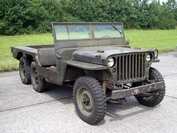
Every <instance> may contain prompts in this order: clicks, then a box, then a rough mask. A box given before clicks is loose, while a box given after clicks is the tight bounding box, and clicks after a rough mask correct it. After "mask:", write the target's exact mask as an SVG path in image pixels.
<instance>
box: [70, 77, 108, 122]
mask: <svg viewBox="0 0 177 133" xmlns="http://www.w3.org/2000/svg"><path fill="white" fill-rule="evenodd" d="M73 96H74V104H75V108H76V112H77V113H78V115H79V117H80V118H81V119H82V120H83V121H85V122H87V123H88V124H91V125H93V124H97V123H98V122H100V121H101V120H102V119H103V118H104V116H105V114H106V110H107V104H106V98H105V94H104V92H103V90H102V88H101V86H100V84H99V82H98V81H97V80H96V79H94V78H91V77H87V76H83V77H80V78H79V79H77V80H76V82H75V85H74V90H73Z"/></svg>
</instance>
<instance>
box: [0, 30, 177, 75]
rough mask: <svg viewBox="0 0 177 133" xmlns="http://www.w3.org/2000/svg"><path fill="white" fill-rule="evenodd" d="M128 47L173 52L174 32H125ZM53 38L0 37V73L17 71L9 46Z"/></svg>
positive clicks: (46, 36)
mask: <svg viewBox="0 0 177 133" xmlns="http://www.w3.org/2000/svg"><path fill="white" fill-rule="evenodd" d="M125 36H126V38H127V39H130V46H131V47H132V48H133V47H140V48H142V49H145V50H148V49H151V48H157V49H158V50H159V51H160V52H167V51H174V50H175V48H176V44H177V29H175V30H126V31H125ZM52 43H53V37H52V35H51V34H50V33H48V34H36V35H18V36H0V72H2V71H11V70H16V69H18V61H17V60H15V59H14V58H13V57H12V54H11V49H10V48H11V46H29V45H39V44H52Z"/></svg>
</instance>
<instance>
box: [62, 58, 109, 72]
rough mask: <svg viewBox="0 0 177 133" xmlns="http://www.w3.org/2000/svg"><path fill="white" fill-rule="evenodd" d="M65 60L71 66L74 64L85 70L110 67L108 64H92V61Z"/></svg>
mask: <svg viewBox="0 0 177 133" xmlns="http://www.w3.org/2000/svg"><path fill="white" fill-rule="evenodd" d="M64 62H65V63H66V64H67V65H69V66H74V67H77V68H80V69H84V70H106V69H108V67H107V66H102V65H97V64H91V63H87V62H81V61H75V60H67V61H64Z"/></svg>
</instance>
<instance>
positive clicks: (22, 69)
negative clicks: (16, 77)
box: [20, 62, 26, 79]
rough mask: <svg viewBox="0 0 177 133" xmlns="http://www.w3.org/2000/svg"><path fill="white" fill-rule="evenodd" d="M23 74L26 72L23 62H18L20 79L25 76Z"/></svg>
mask: <svg viewBox="0 0 177 133" xmlns="http://www.w3.org/2000/svg"><path fill="white" fill-rule="evenodd" d="M25 74H26V71H25V64H24V63H23V62H22V63H20V75H21V77H22V79H24V78H25Z"/></svg>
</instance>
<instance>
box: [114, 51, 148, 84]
mask: <svg viewBox="0 0 177 133" xmlns="http://www.w3.org/2000/svg"><path fill="white" fill-rule="evenodd" d="M145 74H146V54H145V53H138V54H125V55H119V56H118V57H117V79H118V82H122V81H124V80H129V81H130V80H134V81H136V79H141V78H142V77H145Z"/></svg>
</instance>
